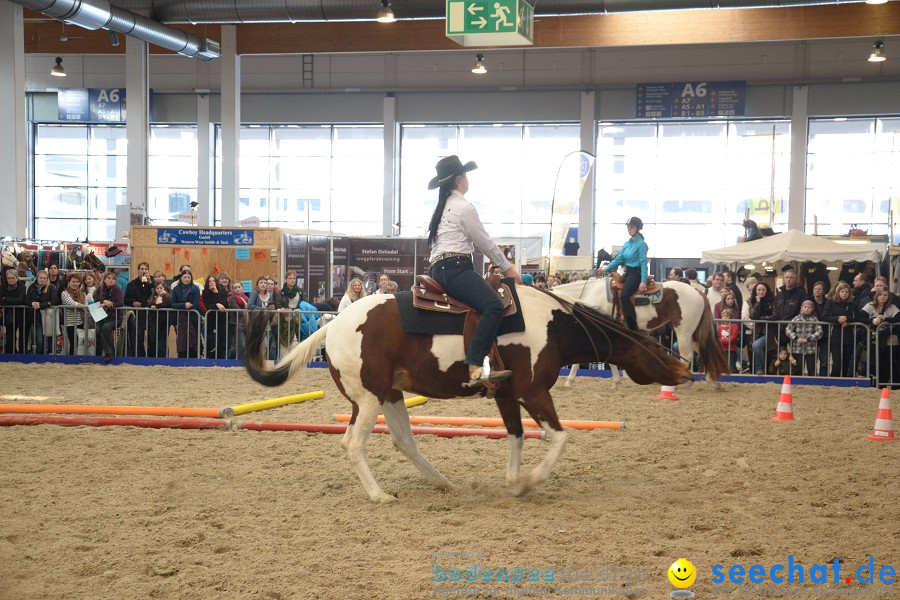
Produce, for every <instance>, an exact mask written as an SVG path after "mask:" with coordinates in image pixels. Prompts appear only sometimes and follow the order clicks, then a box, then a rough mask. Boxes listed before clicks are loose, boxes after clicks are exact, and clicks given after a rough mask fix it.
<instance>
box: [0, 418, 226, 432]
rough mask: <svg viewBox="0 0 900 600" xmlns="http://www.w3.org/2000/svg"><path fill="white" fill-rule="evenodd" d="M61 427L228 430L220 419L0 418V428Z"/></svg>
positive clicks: (224, 422)
mask: <svg viewBox="0 0 900 600" xmlns="http://www.w3.org/2000/svg"><path fill="white" fill-rule="evenodd" d="M16 425H62V426H64V427H81V426H88V427H113V426H120V427H122V426H124V427H149V428H152V429H228V427H229V425H230V422H229V421H225V420H222V419H149V418H140V417H124V418H123V417H54V416H43V415H13V416H0V427H14V426H16Z"/></svg>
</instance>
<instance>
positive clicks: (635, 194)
mask: <svg viewBox="0 0 900 600" xmlns="http://www.w3.org/2000/svg"><path fill="white" fill-rule="evenodd" d="M597 140H598V141H597V165H596V167H595V168H596V210H595V214H596V215H597V217H596V225H595V233H594V235H595V239H594V245H595V247H596V248H606V249H607V250H609V249H610V248H611V247H612V246H614V245H615V246H618V245H621V244H622V243H624V242H625V239H626V238H627V232H626V231H625V221H626V220H627V219H628V218H629V217H631V216H637V217H640V218H641V219H642V220H643V221H644V226H645V229H644V236H645V237H646V238H647V243H648V244H649V245H650V254H651V256H654V257H659V258H684V257H696V256H700V254H701V253H702V251H703V250H707V249H712V248H718V247H722V246H725V245H731V244H735V243H737V237H738V236H740V235H742V234H743V232H744V229H743V227H742V225H741V223H742V222H743V220H744V217H745V215H747V216H749V218H750V219H752V220H754V221H756V222H757V223H758V224H760V225H766V226H768V225H769V224H772V225H775V226H784V225H786V224H787V198H788V186H789V180H790V127H789V124H788V123H787V122H785V121H746V122H744V121H742V122H724V121H718V122H654V123H601V124H600V125H599V129H598V138H597Z"/></svg>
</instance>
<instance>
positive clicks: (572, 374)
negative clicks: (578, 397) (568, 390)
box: [565, 364, 578, 387]
mask: <svg viewBox="0 0 900 600" xmlns="http://www.w3.org/2000/svg"><path fill="white" fill-rule="evenodd" d="M577 375H578V365H577V364H574V365H572V366H570V367H569V375H568V376H567V377H566V383H565V386H566V387H570V386H571V385H572V382H573V381H575V377H576V376H577Z"/></svg>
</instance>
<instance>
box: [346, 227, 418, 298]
mask: <svg viewBox="0 0 900 600" xmlns="http://www.w3.org/2000/svg"><path fill="white" fill-rule="evenodd" d="M416 241H417V240H415V239H408V238H407V239H401V238H374V239H373V238H353V239H351V240H350V272H351V276H352V277H359V278H360V279H362V281H363V285H365V286H366V290H367V291H368V292H369V293H372V292H374V291H375V290H376V289H377V288H378V277H379V275H381V274H382V273H384V274H385V275H387V276H388V277H389V278H390V279H391V280H392V281H395V282H397V286H398V288H399V289H401V290H408V289H409V287H410V286H411V285H412V284H413V279H414V275H415V270H416Z"/></svg>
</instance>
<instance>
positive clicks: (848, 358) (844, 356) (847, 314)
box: [822, 281, 860, 377]
mask: <svg viewBox="0 0 900 600" xmlns="http://www.w3.org/2000/svg"><path fill="white" fill-rule="evenodd" d="M829 296H830V297H829V299H828V301H827V302H826V303H825V311H824V313H823V314H822V318H823V320H825V321H828V322H829V323H832V324H833V325H834V328H833V330H832V334H831V343H830V345H831V376H832V377H852V376H853V357H854V354H855V351H856V341H857V340H856V329H857V328H856V327H853V326H852V325H851V324H852V323H859V322H860V314H859V313H860V311H859V310H858V309H857V308H856V304H855V303H854V302H853V297H852V294H851V292H850V286H849V285H848V284H847V282H845V281H839V282H838V284H837V285H836V286H834V289H833V290H831V294H829Z"/></svg>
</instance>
